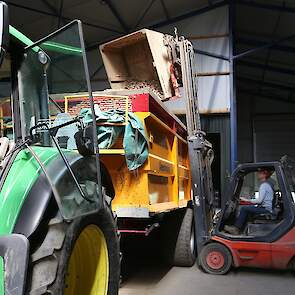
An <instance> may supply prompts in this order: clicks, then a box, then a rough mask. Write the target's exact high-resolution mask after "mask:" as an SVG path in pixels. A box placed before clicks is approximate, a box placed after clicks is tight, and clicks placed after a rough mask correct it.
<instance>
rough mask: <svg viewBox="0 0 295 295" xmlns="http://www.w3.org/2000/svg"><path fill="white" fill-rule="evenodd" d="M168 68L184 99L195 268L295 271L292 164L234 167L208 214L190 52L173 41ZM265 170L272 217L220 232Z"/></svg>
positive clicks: (210, 193) (208, 151) (206, 167)
mask: <svg viewBox="0 0 295 295" xmlns="http://www.w3.org/2000/svg"><path fill="white" fill-rule="evenodd" d="M170 48H171V51H173V54H172V56H174V57H175V58H174V63H175V64H174V67H175V68H178V69H179V68H180V69H181V70H180V71H179V72H181V73H180V75H181V81H182V86H183V90H184V97H185V99H186V119H187V129H188V147H189V157H190V169H191V178H192V194H193V198H192V200H193V201H192V208H193V210H194V221H195V222H194V230H195V237H196V243H195V244H196V253H197V254H198V259H197V261H198V264H199V266H200V267H201V269H202V270H204V271H205V272H207V273H210V274H225V273H227V272H228V271H229V270H230V268H231V267H232V266H233V267H257V268H272V269H292V270H295V161H291V160H290V159H288V158H287V157H284V158H282V159H281V160H280V161H278V162H267V163H252V164H243V165H240V166H239V167H238V168H237V169H236V170H235V171H234V172H233V174H232V176H231V179H230V183H229V187H228V190H227V194H226V199H227V201H226V202H225V205H224V206H223V208H222V209H221V210H219V212H218V213H216V212H215V211H216V210H215V209H214V206H213V204H214V195H215V192H214V189H213V185H212V176H211V163H212V161H213V158H214V154H213V150H212V145H211V144H210V143H209V142H208V141H207V140H206V134H205V133H204V132H203V131H202V130H201V123H200V114H199V110H198V99H197V78H196V77H195V75H194V70H193V69H195V68H196V67H195V65H194V48H193V46H192V44H191V43H190V42H189V41H187V40H185V39H184V38H178V37H176V39H175V43H174V46H170ZM263 169H264V170H271V171H272V172H273V174H272V176H271V178H272V181H273V183H274V190H275V193H274V198H273V211H272V213H267V214H259V215H253V216H252V215H251V216H250V217H249V219H248V220H247V223H246V225H245V227H244V228H243V230H242V231H241V233H240V234H239V235H231V234H228V233H226V232H225V231H224V226H225V225H232V224H234V221H235V219H236V217H237V215H238V213H239V208H240V205H247V204H243V203H242V202H241V200H240V197H247V196H253V195H255V194H258V185H259V183H258V181H257V178H256V174H257V172H258V171H260V170H263Z"/></svg>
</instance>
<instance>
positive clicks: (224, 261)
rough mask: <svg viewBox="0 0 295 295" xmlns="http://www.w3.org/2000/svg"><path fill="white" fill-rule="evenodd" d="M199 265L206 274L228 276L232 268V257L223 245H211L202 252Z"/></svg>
mask: <svg viewBox="0 0 295 295" xmlns="http://www.w3.org/2000/svg"><path fill="white" fill-rule="evenodd" d="M199 263H200V266H201V268H202V269H203V270H204V271H205V272H207V273H209V274H216V275H223V274H226V273H227V272H228V271H229V270H230V268H231V266H232V255H231V253H230V251H229V250H228V249H227V248H226V247H225V246H223V245H222V244H218V243H210V244H207V245H206V246H204V247H203V249H202V250H201V253H200V255H199Z"/></svg>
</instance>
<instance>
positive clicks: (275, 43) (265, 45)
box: [234, 34, 295, 59]
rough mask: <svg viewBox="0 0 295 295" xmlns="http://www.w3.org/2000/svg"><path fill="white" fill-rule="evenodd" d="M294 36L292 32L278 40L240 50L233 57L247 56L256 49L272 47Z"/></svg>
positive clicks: (256, 50)
mask: <svg viewBox="0 0 295 295" xmlns="http://www.w3.org/2000/svg"><path fill="white" fill-rule="evenodd" d="M294 38H295V34H292V35H290V36H287V37H284V38H281V39H278V40H276V41H273V42H270V43H264V44H262V45H261V46H258V47H256V48H253V49H249V50H246V51H244V52H242V53H240V54H237V55H236V56H234V59H239V58H242V57H245V56H248V55H250V54H253V53H256V52H258V51H261V50H264V49H268V48H272V47H274V46H281V45H278V44H280V43H282V42H285V41H289V40H291V39H294Z"/></svg>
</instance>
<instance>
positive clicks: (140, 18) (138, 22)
mask: <svg viewBox="0 0 295 295" xmlns="http://www.w3.org/2000/svg"><path fill="white" fill-rule="evenodd" d="M155 1H156V0H150V1H149V3H148V4H147V6H146V8H145V9H144V11H143V13H142V14H141V15H140V17H139V18H138V20H137V21H136V23H135V25H134V26H133V29H134V30H135V29H136V28H137V27H138V26H139V25H140V24H141V22H142V20H143V19H144V17H145V16H146V14H147V13H148V12H149V10H150V9H151V7H152V6H153V4H154V3H155Z"/></svg>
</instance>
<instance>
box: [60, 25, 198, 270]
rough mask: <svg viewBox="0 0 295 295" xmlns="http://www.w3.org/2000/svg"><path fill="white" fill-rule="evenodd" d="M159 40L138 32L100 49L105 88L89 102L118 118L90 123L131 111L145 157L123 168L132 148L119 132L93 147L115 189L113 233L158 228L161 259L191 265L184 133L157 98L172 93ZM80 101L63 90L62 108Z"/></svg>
mask: <svg viewBox="0 0 295 295" xmlns="http://www.w3.org/2000/svg"><path fill="white" fill-rule="evenodd" d="M166 38H167V36H164V35H163V34H161V33H159V32H154V31H150V30H141V31H138V32H135V33H132V34H130V35H127V36H124V37H121V38H119V39H117V40H114V41H111V42H108V43H106V44H104V45H102V46H101V47H100V50H101V54H102V57H103V61H104V65H105V68H106V72H107V75H108V79H109V81H110V84H111V87H112V89H109V90H105V91H101V92H96V93H94V95H93V96H94V103H95V105H96V106H97V107H98V108H99V111H100V112H108V111H110V110H120V111H121V114H123V115H124V116H125V117H124V119H122V120H121V121H120V122H119V123H118V122H110V121H109V120H106V121H103V120H102V121H101V120H99V121H98V122H97V125H98V127H101V126H105V127H106V126H108V127H109V126H114V127H118V128H127V125H128V124H129V119H130V114H132V116H135V117H136V118H137V120H138V121H139V122H140V124H141V125H142V130H143V133H144V137H145V140H146V145H147V156H146V158H145V161H144V162H143V163H142V164H141V165H140V166H139V167H137V168H136V169H132V170H130V167H129V166H128V165H127V162H128V157H129V158H130V157H131V158H132V157H136V156H137V151H136V147H135V148H134V151H133V150H131V155H130V149H129V150H128V152H129V154H128V155H127V154H126V141H124V140H125V139H124V138H123V135H122V134H121V136H119V137H118V138H116V140H115V141H114V142H113V143H112V145H111V146H110V147H109V148H104V149H100V151H99V152H100V159H101V161H102V163H103V164H104V165H105V166H106V168H107V170H108V171H109V173H110V175H111V179H112V182H113V186H114V189H115V197H114V199H113V200H112V209H113V211H114V212H116V214H117V216H118V226H119V231H120V232H121V233H122V234H124V235H128V234H129V235H130V234H143V235H148V234H149V233H150V232H151V231H152V230H153V229H155V228H157V227H159V229H157V231H159V233H160V236H161V239H160V240H161V246H162V247H164V248H165V251H164V252H165V253H166V254H167V255H166V256H167V258H168V259H169V262H171V263H173V264H174V265H179V266H191V265H192V264H194V262H195V253H194V249H195V246H194V230H193V212H192V209H191V207H190V206H191V181H190V170H189V160H188V147H187V141H186V137H187V133H186V127H185V125H184V124H183V123H182V122H181V121H180V120H179V119H178V118H177V117H176V116H175V115H174V114H172V113H171V112H169V110H168V109H167V108H166V107H165V105H164V103H163V100H167V99H169V98H171V99H175V98H172V97H173V96H176V95H178V94H179V89H178V85H177V83H176V81H175V80H173V78H174V75H173V72H174V69H173V65H172V63H171V61H170V55H169V48H168V46H166V45H165V40H166ZM86 101H87V100H86V97H85V96H83V95H80V94H78V95H74V96H65V97H64V107H65V112H68V113H70V114H71V115H78V114H79V113H80V112H81V110H82V109H83V108H85V107H87V104H85V102H86ZM125 130H126V129H125ZM136 136H137V133H136V132H135V134H134V137H135V138H136ZM124 142H125V146H124ZM127 142H128V141H127ZM127 148H128V147H127ZM129 160H130V159H129ZM128 168H129V169H128ZM168 254H169V255H168Z"/></svg>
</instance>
